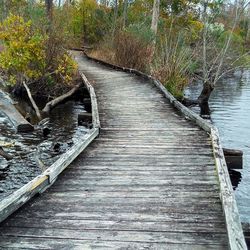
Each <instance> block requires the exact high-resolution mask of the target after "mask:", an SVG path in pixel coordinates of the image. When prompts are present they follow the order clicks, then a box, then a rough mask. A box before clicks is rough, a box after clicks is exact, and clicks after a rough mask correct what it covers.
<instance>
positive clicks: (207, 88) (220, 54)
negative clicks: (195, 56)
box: [197, 0, 249, 105]
mask: <svg viewBox="0 0 250 250" xmlns="http://www.w3.org/2000/svg"><path fill="white" fill-rule="evenodd" d="M248 3H249V2H248ZM208 5H209V1H208V0H206V1H203V12H202V21H203V24H204V28H203V34H202V77H201V80H202V81H203V89H202V92H201V94H200V95H199V97H198V100H197V101H198V103H199V104H200V105H204V104H207V103H208V100H209V97H210V95H211V93H212V91H213V89H214V88H215V85H216V83H217V82H218V81H219V80H220V79H221V77H223V76H224V75H225V74H226V73H228V72H230V71H233V70H235V69H236V68H238V67H239V68H240V67H244V65H240V66H237V67H235V63H237V62H239V61H240V59H241V58H242V55H233V53H232V52H230V56H229V55H228V52H229V48H230V46H231V43H232V39H233V35H234V31H235V28H236V26H237V24H238V21H239V17H240V15H241V14H242V11H243V9H244V8H246V7H245V6H246V2H245V1H244V3H242V1H241V2H239V1H236V2H235V9H234V17H233V22H232V26H231V28H230V31H229V34H228V36H227V39H226V40H225V42H224V44H223V46H222V48H220V49H218V46H217V47H216V45H215V43H213V42H212V41H211V39H210V38H211V37H210V34H209V15H208V12H209V10H208Z"/></svg>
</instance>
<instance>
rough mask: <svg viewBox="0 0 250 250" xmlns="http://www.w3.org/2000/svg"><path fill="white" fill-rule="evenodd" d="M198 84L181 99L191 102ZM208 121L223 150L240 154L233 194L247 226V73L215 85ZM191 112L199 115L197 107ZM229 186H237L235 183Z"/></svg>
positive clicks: (249, 99)
mask: <svg viewBox="0 0 250 250" xmlns="http://www.w3.org/2000/svg"><path fill="white" fill-rule="evenodd" d="M201 88H202V86H201V84H200V83H198V84H193V85H191V86H189V87H188V88H187V89H186V91H185V95H186V96H187V97H190V98H191V99H195V98H196V97H197V96H198V95H199V93H200V91H201ZM209 105H210V110H211V120H212V122H213V124H215V126H217V128H218V129H219V132H220V137H221V140H222V144H223V146H224V147H225V148H232V149H240V150H243V170H237V171H239V172H240V173H241V178H240V175H239V174H238V175H237V176H236V175H235V176H234V178H235V177H237V178H236V179H238V180H239V181H240V179H241V181H240V183H238V187H237V188H236V190H235V195H236V199H237V204H238V208H239V210H240V215H241V219H242V221H243V222H248V223H250V116H249V114H250V71H245V72H244V73H243V75H241V74H240V73H239V72H237V73H236V74H235V75H234V76H233V77H231V78H227V79H223V80H222V81H221V82H220V83H218V84H217V85H216V88H215V90H214V91H213V93H212V96H211V99H210V102H209ZM193 109H194V111H196V112H200V111H199V108H198V107H195V108H193ZM232 183H233V185H235V186H237V183H236V182H235V179H234V180H232Z"/></svg>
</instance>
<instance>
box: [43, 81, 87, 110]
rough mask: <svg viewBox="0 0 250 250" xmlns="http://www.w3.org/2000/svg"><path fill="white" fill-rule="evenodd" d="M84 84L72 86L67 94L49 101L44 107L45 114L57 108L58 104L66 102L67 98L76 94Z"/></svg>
mask: <svg viewBox="0 0 250 250" xmlns="http://www.w3.org/2000/svg"><path fill="white" fill-rule="evenodd" d="M81 86H82V83H79V84H78V85H76V86H75V87H74V88H72V89H71V90H70V91H69V92H67V93H66V94H63V95H61V96H59V97H57V98H55V99H54V100H52V101H50V102H48V103H47V104H46V105H45V107H44V108H43V110H42V112H43V113H44V114H49V113H50V111H51V110H52V109H53V108H55V107H56V106H57V105H58V104H60V103H62V102H64V101H65V100H66V99H68V98H70V97H71V96H72V95H74V94H75V93H76V92H77V91H78V90H79V88H80V87H81Z"/></svg>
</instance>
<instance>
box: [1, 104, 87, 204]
mask: <svg viewBox="0 0 250 250" xmlns="http://www.w3.org/2000/svg"><path fill="white" fill-rule="evenodd" d="M82 111H84V106H83V105H82V104H81V103H77V102H67V103H65V104H63V105H60V106H58V107H56V108H55V109H54V110H53V111H52V113H51V116H50V117H51V118H50V121H49V123H48V124H47V125H46V126H47V127H48V128H49V129H50V130H51V132H50V134H49V135H48V136H47V137H46V138H44V136H43V132H42V129H41V128H39V127H37V128H36V129H35V131H34V132H31V133H25V134H16V133H15V130H14V128H13V127H12V126H11V125H10V123H9V121H8V119H6V117H5V116H3V115H1V114H0V142H1V141H5V142H6V141H7V142H14V143H15V144H14V146H13V147H9V148H5V150H6V152H8V153H10V154H12V155H13V156H14V158H13V159H12V160H10V161H8V162H7V161H6V160H5V159H3V158H2V157H0V200H1V199H2V198H4V197H6V196H7V195H9V194H10V193H12V192H13V191H14V190H16V189H18V188H20V187H21V186H23V185H24V184H26V183H27V182H29V181H30V180H31V179H33V178H34V177H35V176H37V175H38V174H40V173H41V172H42V169H40V168H39V167H38V166H37V164H36V162H35V157H37V155H39V157H38V158H39V159H40V160H41V161H42V162H43V163H44V164H45V166H46V167H48V166H50V165H51V164H52V163H53V162H54V161H55V160H56V159H57V158H59V155H60V154H61V153H63V152H64V151H66V150H67V149H68V148H69V147H70V146H72V144H73V143H74V142H76V140H77V139H78V138H79V136H82V134H84V133H86V131H87V129H86V128H84V127H78V124H77V122H78V121H77V114H79V113H80V112H82ZM55 144H57V146H58V145H60V150H54V147H55ZM38 152H39V153H38Z"/></svg>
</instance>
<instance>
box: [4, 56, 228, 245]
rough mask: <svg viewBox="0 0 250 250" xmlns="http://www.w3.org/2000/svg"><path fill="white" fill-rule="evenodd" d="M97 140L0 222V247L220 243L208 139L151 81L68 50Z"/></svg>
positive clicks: (224, 237) (221, 220)
mask: <svg viewBox="0 0 250 250" xmlns="http://www.w3.org/2000/svg"><path fill="white" fill-rule="evenodd" d="M74 54H75V56H77V60H78V61H79V63H80V69H81V70H82V71H83V72H84V73H85V74H86V75H87V77H88V78H89V79H90V81H91V82H92V84H93V85H94V87H95V90H96V95H97V99H98V105H99V112H100V121H101V126H102V129H101V133H100V136H99V137H98V138H97V139H96V140H95V141H94V142H93V143H92V144H91V145H90V146H89V147H88V148H87V149H86V150H85V151H84V152H83V153H82V154H81V155H80V156H79V157H78V158H77V160H76V161H74V162H73V164H71V165H70V166H69V167H68V168H67V169H66V170H65V171H64V172H63V173H62V174H61V175H60V176H59V178H58V180H57V181H56V182H55V184H54V185H53V186H52V187H51V188H50V189H48V190H47V191H46V192H45V193H43V194H42V195H41V196H39V197H37V198H35V199H33V200H31V201H30V202H29V203H28V204H26V205H25V206H24V207H22V208H21V209H19V210H18V211H17V212H16V213H14V214H13V215H12V216H10V217H9V218H8V219H7V220H6V221H5V222H4V223H3V224H2V226H1V227H0V231H1V235H0V248H1V247H2V248H4V249H7V248H10V249H12V248H19V249H20V248H23V249H29V248H32V249H227V242H228V239H227V234H226V227H225V224H224V216H223V212H222V206H221V201H220V198H219V185H218V179H217V176H216V171H215V166H214V159H213V155H212V147H211V142H210V139H209V135H208V134H207V133H206V132H204V131H202V130H201V129H200V128H199V127H197V126H196V125H194V124H193V123H192V122H189V121H187V120H185V119H184V118H183V117H182V116H180V115H179V114H178V113H177V112H176V111H175V110H174V109H173V108H172V106H171V105H170V104H169V103H168V101H167V100H166V99H165V98H164V97H163V95H162V94H161V93H160V92H159V90H158V89H157V88H156V87H154V86H153V85H152V84H151V83H149V82H147V81H146V80H143V79H142V78H139V77H137V76H134V75H131V74H128V73H124V72H119V71H115V70H112V69H109V68H106V67H104V66H101V65H98V64H96V63H94V62H91V61H88V60H87V59H85V58H84V57H81V56H80V54H79V53H78V52H75V53H74Z"/></svg>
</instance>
